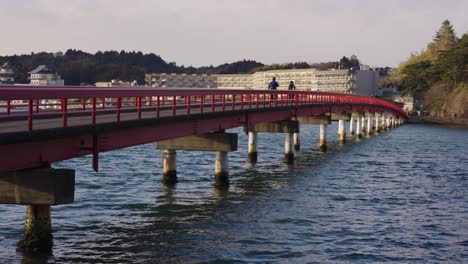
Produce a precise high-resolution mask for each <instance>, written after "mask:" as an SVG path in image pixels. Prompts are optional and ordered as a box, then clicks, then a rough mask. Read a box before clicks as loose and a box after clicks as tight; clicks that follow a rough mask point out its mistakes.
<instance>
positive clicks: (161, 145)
mask: <svg viewBox="0 0 468 264" xmlns="http://www.w3.org/2000/svg"><path fill="white" fill-rule="evenodd" d="M156 147H157V148H158V149H163V150H164V154H163V155H164V156H167V159H163V162H164V173H165V172H166V168H168V171H173V172H174V174H175V171H176V168H175V151H176V150H192V151H216V160H215V186H216V187H225V186H228V185H229V171H228V166H229V162H228V154H227V152H229V151H236V150H237V134H235V133H224V132H215V133H208V134H203V135H197V136H188V137H181V138H175V139H170V140H164V141H159V142H158V143H157V144H156ZM167 154H169V155H167ZM172 154H174V155H172ZM166 164H167V167H166ZM164 179H165V175H164V177H163V182H164V183H166V182H165V180H164ZM176 179H177V178H176ZM168 183H172V182H168Z"/></svg>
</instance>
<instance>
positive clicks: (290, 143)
mask: <svg viewBox="0 0 468 264" xmlns="http://www.w3.org/2000/svg"><path fill="white" fill-rule="evenodd" d="M249 131H250V132H259V133H262V132H263V133H286V138H285V147H284V148H285V154H284V156H285V162H287V163H292V162H293V161H294V134H295V133H299V121H297V120H283V121H278V122H265V123H258V124H256V125H255V126H254V127H250V128H249Z"/></svg>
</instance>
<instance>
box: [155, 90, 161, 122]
mask: <svg viewBox="0 0 468 264" xmlns="http://www.w3.org/2000/svg"><path fill="white" fill-rule="evenodd" d="M160 106H161V99H160V96H159V95H158V97H156V117H157V118H159V108H160Z"/></svg>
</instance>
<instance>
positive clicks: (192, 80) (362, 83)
mask: <svg viewBox="0 0 468 264" xmlns="http://www.w3.org/2000/svg"><path fill="white" fill-rule="evenodd" d="M358 68H359V69H357V70H355V69H353V68H352V67H351V68H349V69H327V70H322V69H317V68H304V69H278V70H266V71H265V70H264V71H257V72H254V73H242V74H186V73H146V74H145V83H144V84H142V83H138V82H137V81H136V80H118V79H112V80H109V81H107V82H96V83H94V84H88V85H94V86H96V87H132V86H147V87H161V88H174V87H184V88H217V89H255V90H261V89H266V88H267V86H268V83H269V82H270V81H271V79H272V78H273V77H276V80H277V81H278V82H279V84H280V86H279V89H280V90H286V89H288V83H289V82H290V81H293V82H294V84H295V86H296V90H302V91H321V92H334V93H346V94H356V95H365V96H373V97H380V98H383V99H386V100H390V101H394V102H397V103H399V104H400V105H401V106H402V107H403V108H404V110H405V111H407V112H412V111H414V109H415V100H414V99H413V97H412V96H409V95H407V96H400V95H399V94H398V92H397V89H396V87H395V86H387V87H380V86H379V79H380V74H379V72H378V71H375V70H373V69H372V68H370V67H369V66H368V65H363V64H360V65H359V67H358ZM27 74H28V79H29V83H16V82H15V79H14V76H15V72H14V69H13V67H12V66H11V65H10V63H9V62H6V63H4V64H3V65H2V66H1V68H0V85H36V86H63V85H64V84H65V80H64V79H62V77H61V76H60V75H59V74H58V73H57V71H56V70H55V69H54V68H52V67H50V66H47V65H39V66H37V67H36V68H35V69H34V70H32V71H29V72H27Z"/></svg>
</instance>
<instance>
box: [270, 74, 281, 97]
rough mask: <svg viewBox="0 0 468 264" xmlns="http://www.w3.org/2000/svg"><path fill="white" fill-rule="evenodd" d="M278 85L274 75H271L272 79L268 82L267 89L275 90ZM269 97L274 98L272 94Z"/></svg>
mask: <svg viewBox="0 0 468 264" xmlns="http://www.w3.org/2000/svg"><path fill="white" fill-rule="evenodd" d="M278 87H279V83H278V82H277V81H276V77H273V80H271V82H270V83H269V84H268V90H276V88H278ZM271 99H276V96H275V95H274V94H271Z"/></svg>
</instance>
